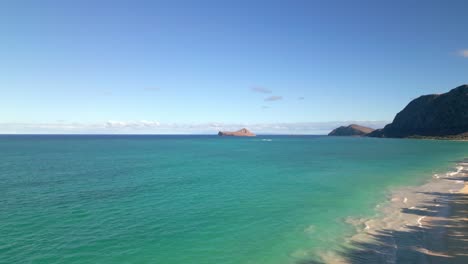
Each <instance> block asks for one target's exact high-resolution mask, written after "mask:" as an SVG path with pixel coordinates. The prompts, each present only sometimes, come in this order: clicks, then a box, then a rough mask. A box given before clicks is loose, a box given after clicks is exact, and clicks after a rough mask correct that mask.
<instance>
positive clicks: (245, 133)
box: [218, 128, 256, 137]
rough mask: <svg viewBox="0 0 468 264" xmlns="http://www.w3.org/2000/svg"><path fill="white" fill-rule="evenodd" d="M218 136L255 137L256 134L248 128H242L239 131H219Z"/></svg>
mask: <svg viewBox="0 0 468 264" xmlns="http://www.w3.org/2000/svg"><path fill="white" fill-rule="evenodd" d="M218 136H230V137H255V136H256V135H255V134H254V133H252V132H250V131H249V130H248V129H247V128H242V129H240V130H237V131H232V132H231V131H219V132H218Z"/></svg>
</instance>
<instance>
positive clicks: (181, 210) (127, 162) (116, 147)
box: [0, 136, 468, 264]
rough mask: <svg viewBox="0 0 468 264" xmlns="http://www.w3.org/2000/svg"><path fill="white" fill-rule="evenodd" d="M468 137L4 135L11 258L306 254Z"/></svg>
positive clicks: (0, 252)
mask: <svg viewBox="0 0 468 264" xmlns="http://www.w3.org/2000/svg"><path fill="white" fill-rule="evenodd" d="M467 156H468V143H466V142H445V141H423V140H396V139H371V138H335V137H314V136H308V137H286V136H260V137H256V138H220V137H217V136H0V182H1V184H0V234H1V235H0V263H164V264H173V263H206V264H211V263H236V264H242V263H255V264H257V263H271V264H276V263H296V262H298V261H300V260H304V259H308V258H314V254H315V252H317V251H320V250H323V249H328V248H333V247H337V246H338V245H339V243H341V242H342V239H343V236H344V235H346V234H350V232H352V229H351V228H350V227H349V226H348V225H346V224H345V223H344V219H345V218H346V217H348V216H369V215H372V214H373V213H374V211H373V208H374V206H375V205H376V204H377V203H379V202H382V201H384V200H385V195H384V194H385V192H386V190H388V188H390V187H394V186H400V185H407V184H418V183H421V182H423V181H424V180H426V179H428V178H430V177H431V175H432V174H433V173H435V172H439V171H445V170H447V169H448V168H449V167H452V166H453V162H455V161H456V160H459V159H461V158H463V157H467Z"/></svg>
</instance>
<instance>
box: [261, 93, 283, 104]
mask: <svg viewBox="0 0 468 264" xmlns="http://www.w3.org/2000/svg"><path fill="white" fill-rule="evenodd" d="M279 100H283V96H277V95H272V96H269V97H267V98H265V100H264V101H267V102H273V101H279Z"/></svg>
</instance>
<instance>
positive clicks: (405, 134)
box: [368, 84, 468, 140]
mask: <svg viewBox="0 0 468 264" xmlns="http://www.w3.org/2000/svg"><path fill="white" fill-rule="evenodd" d="M368 136H370V137H391V138H434V139H461V140H468V85H467V84H465V85H461V86H459V87H457V88H454V89H452V90H451V91H449V92H447V93H444V94H430V95H423V96H421V97H418V98H416V99H414V100H413V101H411V102H410V103H409V104H408V105H407V106H406V107H405V108H404V109H403V110H402V111H401V112H399V113H398V114H397V115H396V116H395V118H394V120H393V122H392V123H390V124H388V125H386V126H385V127H384V128H383V129H378V130H375V131H373V132H372V133H369V134H368Z"/></svg>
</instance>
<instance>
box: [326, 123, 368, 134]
mask: <svg viewBox="0 0 468 264" xmlns="http://www.w3.org/2000/svg"><path fill="white" fill-rule="evenodd" d="M373 131H374V129H372V128H370V127H365V126H360V125H356V124H351V125H349V126H340V127H338V128H335V129H333V131H332V132H330V133H329V134H328V135H329V136H364V135H367V134H369V133H371V132H373Z"/></svg>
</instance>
